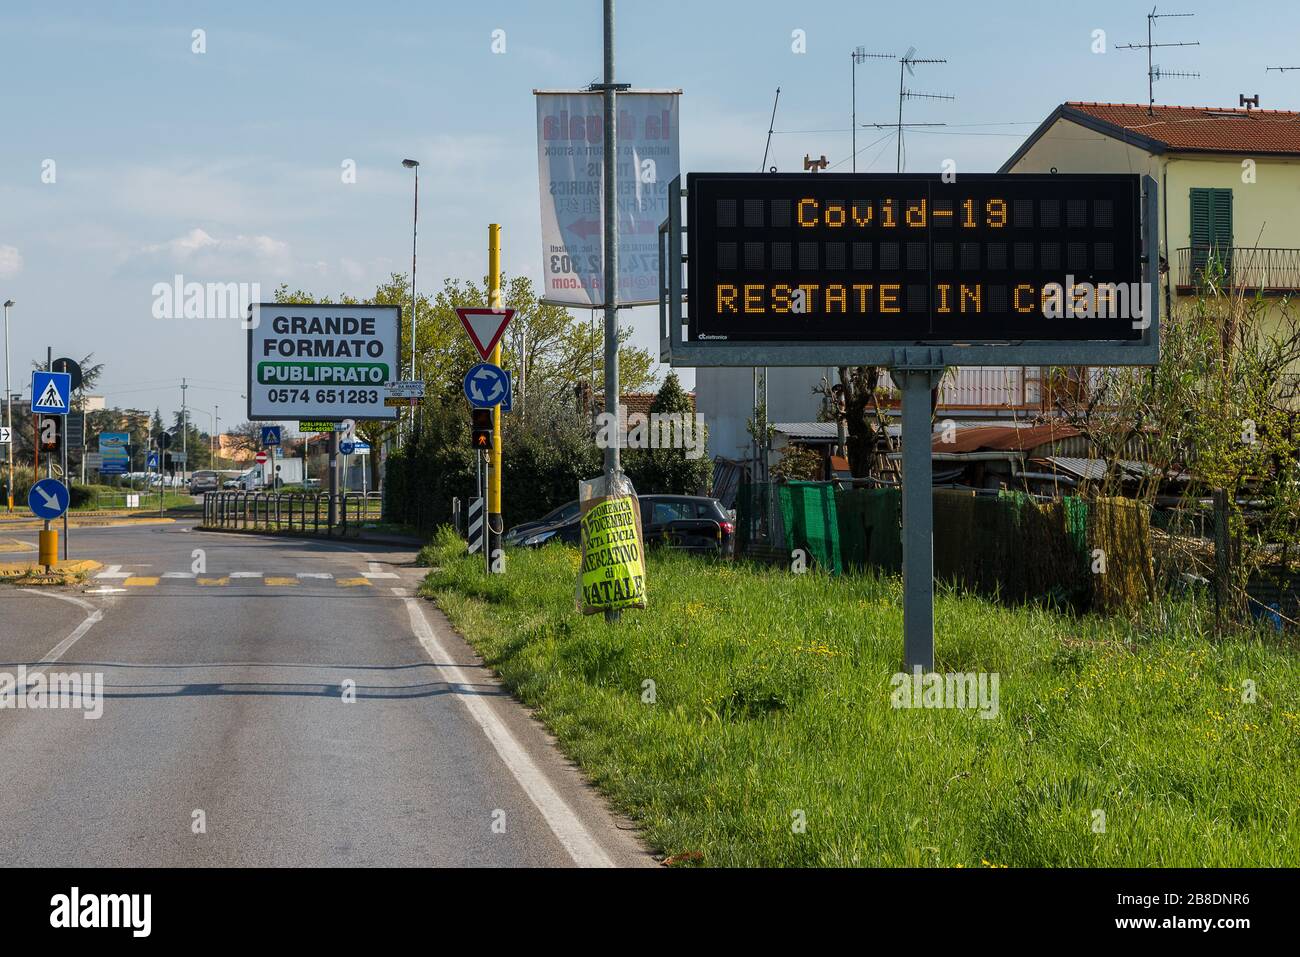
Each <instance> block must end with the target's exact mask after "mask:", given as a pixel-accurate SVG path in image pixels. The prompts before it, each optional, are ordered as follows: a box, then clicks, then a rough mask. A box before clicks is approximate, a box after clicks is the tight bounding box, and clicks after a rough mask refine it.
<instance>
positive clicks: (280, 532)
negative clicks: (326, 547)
mask: <svg viewBox="0 0 1300 957" xmlns="http://www.w3.org/2000/svg"><path fill="white" fill-rule="evenodd" d="M194 530H195V531H197V532H215V533H218V534H222V535H274V536H276V537H278V538H300V539H303V540H304V541H310V542H359V543H361V544H363V545H364V544H366V543H370V544H373V545H406V546H408V547H410V548H414V549H417V550H418V549H421V548H423V547H424V546H425V545H427V544H429V543H428V542H427V541H425V540H424V539H422V538H413V537H411V536H408V535H360V536H357V537H355V538H354V537H352V536H351V535H316V534H313V533H311V532H298V531H289V530H288V529H283V528H215V527H209V526H207V525H195V526H194Z"/></svg>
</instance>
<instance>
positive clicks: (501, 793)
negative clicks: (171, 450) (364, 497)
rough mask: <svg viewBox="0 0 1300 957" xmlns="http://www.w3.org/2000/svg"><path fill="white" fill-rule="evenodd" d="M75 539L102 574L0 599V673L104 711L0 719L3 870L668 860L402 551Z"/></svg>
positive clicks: (253, 541) (155, 537)
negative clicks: (542, 722) (88, 690)
mask: <svg viewBox="0 0 1300 957" xmlns="http://www.w3.org/2000/svg"><path fill="white" fill-rule="evenodd" d="M73 535H74V538H73V554H72V557H73V558H94V559H97V560H98V561H100V562H102V563H104V565H105V568H104V569H103V570H102V571H101V572H100V573H99V575H100V576H102V577H97V578H93V579H91V580H90V581H89V582H88V583H87V584H85V585H84V586H78V587H69V588H58V589H54V588H27V589H18V588H12V587H6V588H3V589H0V675H4V674H5V673H7V674H9V675H15V676H16V675H17V674H18V673H19V671H18V669H19V667H20V666H26V668H28V669H29V672H28V674H29V677H28V683H29V686H30V687H38V684H36V683H35V682H39V681H48V678H43V679H35V678H32V677H31V671H32V670H34V669H36V668H38V667H39V666H40V664H41V662H43V661H44V662H48V664H47V665H46V666H45V667H46V669H47V673H48V674H53V673H56V672H57V673H60V674H69V673H84V674H89V675H92V676H93V675H95V674H101V675H102V681H103V697H102V702H101V703H102V714H101V716H100V717H98V718H95V719H91V718H87V717H86V714H87V713H93V711H94V710H95V703H94V699H93V697H86V698H82V699H76V698H67V697H65V698H64V699H63V703H64V704H73V705H79V706H80V707H65V708H59V709H52V708H40V709H22V710H17V709H12V708H11V709H5V710H0V754H3V755H4V756H5V771H4V785H3V787H0V865H69V866H134V865H141V866H143V865H156V866H172V865H176V866H189V865H196V866H203V865H254V866H259V865H261V866H280V865H322V866H323V865H403V866H404V865H417V866H460V865H469V866H573V865H584V866H609V865H617V866H624V865H628V866H636V865H646V864H652V863H653V860H652V859H651V858H650V857H649V856H648V855H647V854H646V853H645V852H644V850H643V848H642V847H641V846H640V844H639V843H638V842H637V840H636V839H635V836H634V832H632V831H631V830H629V829H627V828H626V827H625V826H620V824H619V822H617V821H616V820H615V819H614V818H613V817H612V816H611V815H610V814H609V813H608V812H607V810H606V809H605V807H604V805H603V803H602V802H601V801H600V799H599V797H598V796H597V795H596V794H595V793H594V792H593V791H592V790H591V789H590V788H589V787H588V786H587V785H586V784H585V782H584V781H583V779H582V778H581V776H580V775H579V774H578V773H577V771H576V770H575V769H573V768H572V767H571V766H570V765H569V764H568V763H567V762H566V761H565V760H564V759H563V758H562V757H561V756H560V755H559V754H558V752H557V751H556V750H555V749H554V747H553V746H552V744H551V743H550V741H549V740H548V738H547V736H546V735H545V733H544V732H543V731H542V729H541V728H540V726H539V725H538V724H537V723H536V722H535V721H534V720H533V719H532V718H531V717H530V716H529V715H528V714H527V713H526V712H525V711H524V709H523V708H522V707H520V706H519V705H518V704H517V703H516V702H515V701H514V700H513V699H512V698H510V697H509V696H508V695H506V694H505V693H504V692H503V691H502V690H501V688H500V687H499V686H498V685H497V683H496V682H495V681H494V680H493V679H492V677H491V675H490V674H489V673H488V672H487V670H486V669H484V668H483V667H482V666H481V664H480V663H479V661H478V658H477V657H476V656H475V655H474V653H473V652H472V651H471V650H470V649H469V647H468V646H467V645H465V644H464V643H463V642H462V641H461V640H460V639H459V637H458V636H456V635H455V634H454V632H452V631H451V629H450V628H449V626H448V625H447V624H446V622H445V620H444V619H443V618H442V616H441V615H440V613H439V612H438V611H437V609H436V607H435V606H433V605H432V604H430V603H428V602H425V601H423V600H422V599H417V598H414V597H411V596H412V594H413V591H414V588H415V586H416V585H417V584H418V582H419V580H420V578H421V577H422V575H423V573H424V570H423V569H417V568H414V567H410V566H409V562H410V561H411V560H412V559H413V557H414V556H413V554H412V553H411V552H409V551H401V550H399V549H393V548H387V547H380V546H361V545H356V544H348V545H344V544H342V543H326V542H314V541H291V540H285V539H280V538H269V537H265V538H264V537H256V536H244V535H223V534H217V533H206V532H200V531H196V530H194V528H193V526H192V522H189V521H183V522H179V523H177V524H174V525H158V526H145V527H138V528H131V527H125V528H124V527H112V528H99V529H89V528H88V529H81V530H74V531H73ZM5 537H7V538H9V539H19V540H29V539H30V540H32V541H34V540H35V533H34V532H19V531H14V532H8V533H5ZM10 544H12V543H10ZM200 559H201V561H200ZM51 659H53V660H51ZM90 681H91V686H92V687H93V681H94V678H93V677H92V678H91V679H90ZM27 699H28V700H31V695H30V694H29V695H28V696H27ZM349 699H353V700H349Z"/></svg>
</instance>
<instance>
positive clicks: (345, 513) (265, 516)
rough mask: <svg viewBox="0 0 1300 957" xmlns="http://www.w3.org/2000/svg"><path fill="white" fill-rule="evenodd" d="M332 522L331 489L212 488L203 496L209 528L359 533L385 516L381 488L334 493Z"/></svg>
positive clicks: (342, 533)
mask: <svg viewBox="0 0 1300 957" xmlns="http://www.w3.org/2000/svg"><path fill="white" fill-rule="evenodd" d="M334 505H335V516H334V525H333V526H331V525H330V494H329V492H243V491H235V492H208V493H207V494H206V495H204V496H203V526H204V527H205V528H227V529H266V530H268V531H290V532H293V531H297V532H312V533H313V534H321V533H324V534H326V535H338V536H340V537H342V536H347V535H359V534H361V529H362V527H363V526H364V525H366V524H370V523H374V522H378V521H380V520H381V519H382V517H383V498H382V496H381V495H380V494H379V493H378V492H366V493H362V492H347V493H344V494H337V495H335V496H334Z"/></svg>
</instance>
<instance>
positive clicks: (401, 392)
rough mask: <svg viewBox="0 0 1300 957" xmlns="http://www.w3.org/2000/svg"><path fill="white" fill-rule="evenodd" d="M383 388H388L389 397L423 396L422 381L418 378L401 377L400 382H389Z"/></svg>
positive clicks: (420, 397)
mask: <svg viewBox="0 0 1300 957" xmlns="http://www.w3.org/2000/svg"><path fill="white" fill-rule="evenodd" d="M384 388H385V389H387V390H388V397H389V398H402V399H423V398H424V382H423V381H422V380H419V379H403V380H402V381H401V382H390V383H388V384H387V385H386V386H385V387H384Z"/></svg>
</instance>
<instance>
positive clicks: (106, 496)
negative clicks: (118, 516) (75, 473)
mask: <svg viewBox="0 0 1300 957" xmlns="http://www.w3.org/2000/svg"><path fill="white" fill-rule="evenodd" d="M77 488H78V489H84V490H85V492H86V493H87V494H88V495H89V496H90V498H89V500H88V501H85V502H81V503H80V504H78V505H76V506H75V507H73V508H72V509H71V510H72V511H74V512H96V511H108V510H113V509H124V508H126V496H127V493H133V494H138V495H139V496H140V508H139V511H142V512H143V511H148V510H149V509H154V510H155V511H156V510H157V508H158V489H157V488H152V489H148V490H146V489H143V488H141V489H130V488H127V487H121V488H114V487H113V486H109V485H92V484H87V485H82V484H81V483H79V482H78V483H77ZM163 501H164V506H165V507H166V508H181V507H184V506H189V505H194V504H195V502H194V496H192V495H190V494H189V493H188V492H176V491H173V490H171V489H168V490H166V491H165V492H164V493H163ZM132 511H136V510H135V509H132Z"/></svg>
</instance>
